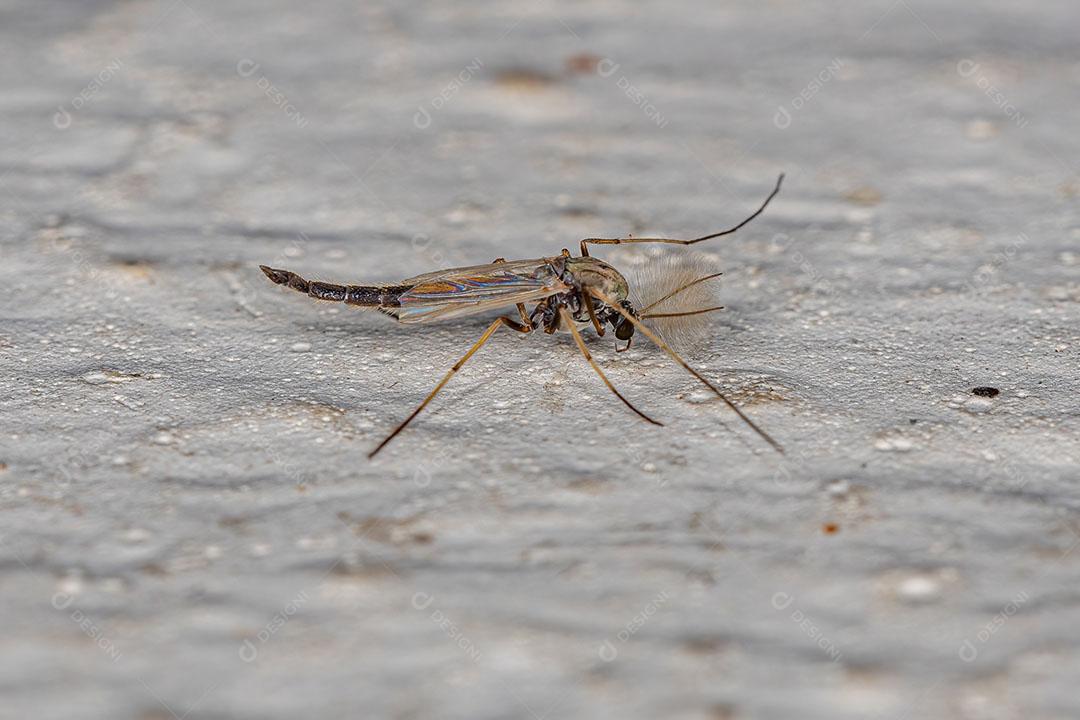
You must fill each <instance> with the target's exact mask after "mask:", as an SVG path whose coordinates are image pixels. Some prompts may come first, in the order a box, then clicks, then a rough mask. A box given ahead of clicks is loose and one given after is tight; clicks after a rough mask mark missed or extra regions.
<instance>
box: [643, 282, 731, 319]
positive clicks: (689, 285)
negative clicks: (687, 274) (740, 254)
mask: <svg viewBox="0 0 1080 720" xmlns="http://www.w3.org/2000/svg"><path fill="white" fill-rule="evenodd" d="M723 274H724V273H722V272H718V273H713V274H712V275H706V276H705V277H699V278H698V279H697V280H691V281H690V282H688V283H686V284H685V285H683V286H681V287H677V288H675V289H674V290H672V291H671V292H669V293H668V294H667V295H665V296H664V297H662V298H660V299H659V300H657V301H656V302H651V303H649V304H648V305H646V306H645V307H643V308H641V312H643V313H646V312H649V311H650V310H652V309H653V308H654V307H656V306H657V305H659V304H660V303H662V302H664V301H665V300H670V299H671V298H673V297H675V296H676V295H678V294H679V293H681V292H682V291H683V290H689V289H690V288H692V287H694V286H695V285H700V284H701V283H703V282H705V281H706V280H712V279H713V278H718V277H720V276H721V275H723Z"/></svg>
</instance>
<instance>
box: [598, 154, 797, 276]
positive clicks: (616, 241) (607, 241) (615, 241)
mask: <svg viewBox="0 0 1080 720" xmlns="http://www.w3.org/2000/svg"><path fill="white" fill-rule="evenodd" d="M783 182H784V174H783V173H780V177H778V178H777V179H776V187H774V188H773V191H772V192H771V193H769V197H767V198H765V202H763V203H761V207H759V208H758V209H757V210H755V211H754V212H753V214H751V215H750V217H748V218H746V219H745V220H743V221H742V222H741V223H739V224H738V225H736V226H734V227H731V228H728V229H727V230H721V231H720V232H718V233H713V234H711V235H705V236H703V237H699V238H694V239H693V240H679V239H676V238H586V239H584V240H582V241H581V254H582V255H583V256H585V257H588V255H589V248H588V246H589V245H625V244H627V243H667V244H669V245H693V244H694V243H699V242H702V241H704V240H712V239H713V238H718V237H722V236H724V235H730V234H732V233H733V232H735V231H737V230H739V229H740V228H742V227H743V226H744V225H746V224H747V223H749V222H750V221H751V220H753V219H754V218H756V217H757V216H758V215H760V214H761V213H763V212H764V211H765V208H766V207H768V205H769V203H770V202H771V201H772V199H773V198H774V197H776V194H777V193H778V192H780V185H781V183H783Z"/></svg>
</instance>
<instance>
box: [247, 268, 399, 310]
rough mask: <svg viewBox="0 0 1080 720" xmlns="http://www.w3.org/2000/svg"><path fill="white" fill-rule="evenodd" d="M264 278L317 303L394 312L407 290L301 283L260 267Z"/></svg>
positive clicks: (287, 274) (291, 276) (284, 273)
mask: <svg viewBox="0 0 1080 720" xmlns="http://www.w3.org/2000/svg"><path fill="white" fill-rule="evenodd" d="M259 268H260V269H261V270H262V271H263V272H264V273H265V274H266V277H268V278H270V279H271V280H272V281H274V282H275V283H277V284H278V285H285V286H287V287H291V288H292V289H293V290H297V291H299V292H302V293H304V294H306V295H310V296H311V297H313V298H315V299H317V300H329V301H331V302H343V303H345V304H347V305H361V306H365V307H378V308H384V309H387V308H396V307H399V306H400V305H401V303H400V302H399V301H398V298H399V297H401V294H402V293H404V292H405V291H407V290H408V289H409V286H408V285H335V284H333V283H325V282H319V281H317V280H305V279H304V278H302V277H300V276H299V275H297V274H296V273H294V272H290V271H288V270H278V269H276V268H272V267H267V266H265V265H260V266H259Z"/></svg>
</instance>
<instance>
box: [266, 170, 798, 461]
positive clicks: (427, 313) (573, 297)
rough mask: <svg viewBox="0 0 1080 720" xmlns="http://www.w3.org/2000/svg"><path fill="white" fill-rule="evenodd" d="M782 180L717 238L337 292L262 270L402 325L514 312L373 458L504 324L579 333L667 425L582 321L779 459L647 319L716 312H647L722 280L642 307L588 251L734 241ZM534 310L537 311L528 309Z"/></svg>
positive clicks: (592, 241) (597, 241)
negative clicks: (643, 354)
mask: <svg viewBox="0 0 1080 720" xmlns="http://www.w3.org/2000/svg"><path fill="white" fill-rule="evenodd" d="M783 180H784V176H783V174H781V175H780V176H779V177H778V178H777V180H776V186H775V187H774V188H773V190H772V192H771V193H769V196H768V197H767V198H765V201H764V202H763V203H762V204H761V206H760V207H759V208H758V209H757V210H755V211H754V212H753V213H752V214H751V215H750V216H749V217H747V218H746V219H745V220H743V221H742V222H740V223H738V224H737V225H735V226H734V227H731V228H728V229H727V230H722V231H720V232H716V233H712V234H710V235H704V236H702V237H699V238H695V239H692V240H680V239H675V238H632V237H627V238H586V239H584V240H582V241H581V255H580V256H579V257H573V256H572V255H571V254H570V252H569V251H568V250H566V249H564V250H563V251H562V254H561V255H556V256H554V257H546V258H539V259H536V260H510V261H507V260H506V259H504V258H498V259H496V260H495V261H494V262H492V263H490V264H487V265H474V266H471V267H462V268H450V269H447V270H439V271H436V272H432V273H427V274H425V275H419V276H417V277H414V278H410V279H408V280H403V281H401V282H400V283H397V284H395V285H336V284H332V283H325V282H318V281H311V280H305V279H304V278H302V277H300V276H299V275H297V274H296V273H294V272H290V271H288V270H279V269H276V268H271V267H267V266H265V265H260V266H259V267H260V268H261V269H262V271H263V272H264V273H266V276H267V277H268V278H270V280H272V281H273V282H275V283H277V284H278V285H285V286H287V287H290V288H292V289H293V290H298V291H300V292H302V293H306V294H307V295H309V296H311V297H313V298H316V299H318V300H329V301H332V302H342V303H345V304H347V305H357V306H360V307H365V308H374V309H376V310H378V311H379V312H382V313H384V314H386V315H389V316H390V317H393V318H395V319H397V320H398V321H399V322H402V323H406V324H414V323H425V322H430V321H433V320H442V319H447V318H456V317H464V316H466V315H473V314H476V313H482V312H485V311H488V310H492V309H495V308H503V307H510V306H515V307H516V308H517V317H516V318H515V317H507V316H505V315H504V316H500V317H498V318H496V319H495V320H494V321H493V322H492V323H491V324H490V325H489V326H488V327H487V329H486V330H485V331H484V333H483V334H482V335H481V336H480V339H479V340H477V341H476V342H475V343H474V344H473V346H472V347H471V348H469V351H468V352H467V353H465V354H464V355H463V356H462V357H461V359H459V360H458V361H457V362H456V363H454V365H453V367H451V368H450V370H449V371H448V372H447V373H446V375H444V376H443V378H442V380H440V381H439V383H438V384H437V385H436V386H435V388H434V389H433V390H432V391H431V392H430V393H428V396H427V397H426V398H424V400H423V402H421V403H420V404H419V405H418V406H417V407H416V409H415V410H413V412H412V414H410V415H409V416H408V417H407V418H405V419H404V420H403V421H402V422H401V423H400V424H398V426H397V427H395V428H394V430H393V432H391V433H390V434H389V435H388V436H386V438H385V439H383V441H382V442H380V443H379V444H378V446H377V447H376V448H375V449H374V450H372V451H371V452H370V453H369V454H368V457H369V458H371V457H374V456H375V454H376V453H378V452H379V451H380V450H382V449H383V448H384V447H386V445H387V443H389V442H390V441H391V440H393V439H394V438H395V437H397V435H398V434H399V433H400V432H401V431H402V430H404V429H405V428H406V426H408V425H409V423H411V422H412V421H413V420H414V419H415V418H416V416H417V415H419V414H420V413H421V412H422V411H423V410H424V408H426V407H427V406H428V403H430V402H431V401H432V400H433V399H434V398H435V396H436V395H438V394H439V392H440V391H441V390H442V389H443V387H444V386H445V385H446V383H448V382H449V381H450V378H452V377H453V376H454V374H455V373H456V372H457V371H458V370H460V369H461V367H462V366H463V365H464V364H465V363H466V362H467V361H468V360H469V358H471V357H472V356H473V355H474V354H475V353H476V351H477V350H479V349H480V348H481V347H483V345H484V344H485V343H486V342H487V341H488V340H490V339H491V337H492V335H494V334H495V331H496V330H498V329H499V328H500V327H507V328H510V329H511V330H516V331H517V332H519V333H531V332H533V331H534V330H539V329H541V328H542V329H543V330H544V332H545V333H547V334H549V335H550V334H552V333H554V332H555V331H556V330H559V329H560V328H563V327H565V328H566V329H567V330H568V331H569V332H570V334H571V335H572V336H573V339H574V343H575V344H576V345H577V347H578V350H580V351H581V354H582V356H584V358H585V360H586V361H587V362H588V363H589V365H591V366H592V369H593V370H595V371H596V374H597V375H599V376H600V379H601V380H602V381H603V382H604V385H606V386H607V388H608V389H609V390H611V392H612V393H614V394H615V396H616V397H617V398H619V400H621V401H622V402H623V404H625V405H626V406H627V407H628V408H629V409H630V410H632V411H633V412H634V413H636V414H637V415H638V416H639V417H640V418H641V419H643V420H645V421H646V422H649V423H652V424H653V425H663V423H661V422H659V421H657V420H654V419H653V418H651V417H649V416H648V415H646V414H645V413H643V412H642V411H641V410H638V409H637V408H636V407H634V405H633V404H632V403H631V402H630V401H629V400H627V399H626V398H625V397H624V396H623V395H622V393H620V392H619V391H618V390H616V389H615V386H614V385H613V384H612V383H611V381H610V380H608V378H607V376H606V375H605V374H604V371H603V370H601V369H600V366H599V365H597V363H596V360H594V359H593V356H592V354H591V353H590V352H589V350H588V348H587V347H586V346H585V341H584V340H583V339H582V336H581V332H580V331H579V330H578V327H577V324H578V323H590V324H592V326H593V329H594V330H595V331H596V334H597V335H599V336H601V337H602V336H603V335H604V334H605V326H610V327H611V329H612V330H613V331H614V333H615V338H616V339H617V341H621V342H623V343H625V345H623V346H622V347H619V345H618V343H616V347H615V350H616V352H623V351H625V350H628V349H629V348H630V344H631V342H632V341H633V338H634V334H635V332H640V333H641V334H642V335H644V336H645V337H646V338H648V339H649V340H650V341H652V342H653V343H654V344H656V345H657V346H658V347H659V348H660V349H662V350H663V351H664V352H666V353H667V354H668V355H669V356H670V357H671V358H672V359H673V360H674V361H675V362H676V363H678V364H679V365H681V366H682V367H683V368H684V369H685V370H686V371H687V372H689V373H690V374H691V375H693V376H694V378H696V379H697V380H698V381H699V382H700V383H702V384H703V385H704V386H705V387H707V388H708V389H709V390H710V391H712V393H713V394H715V395H716V396H717V397H718V398H720V399H721V400H722V401H723V402H724V403H725V404H726V405H727V406H728V407H729V408H731V409H732V410H733V411H734V412H735V414H736V415H738V417H739V418H740V419H741V420H742V421H743V422H744V423H746V425H747V426H749V427H750V428H751V429H752V430H753V431H754V432H755V433H757V434H758V435H759V436H760V437H761V438H762V439H763V440H765V442H767V443H769V445H771V446H772V447H773V448H774V449H775V450H776V451H777V452H780V453H783V448H781V446H780V444H779V443H778V442H776V440H774V439H773V438H772V437H771V436H770V435H769V434H768V433H767V432H765V431H764V430H762V429H761V428H760V427H758V425H757V424H756V423H754V421H753V420H751V419H750V418H749V417H747V416H746V414H745V413H743V411H742V410H740V409H739V407H738V406H737V405H735V404H734V403H733V402H732V401H731V400H730V399H729V398H728V397H727V396H726V395H724V394H723V393H722V392H720V390H719V389H717V387H716V386H715V385H713V384H712V383H711V382H709V381H708V380H707V379H706V378H705V377H704V376H703V375H702V374H701V373H699V372H698V371H697V370H695V369H694V368H692V367H691V366H690V365H689V364H688V363H687V362H686V361H685V360H684V359H683V358H682V357H681V356H680V355H679V354H678V353H677V352H675V350H673V349H672V348H671V346H670V345H669V344H668V343H666V342H665V341H664V340H662V339H661V338H660V337H659V336H658V335H657V334H656V333H655V332H654V331H653V330H652V329H650V328H649V327H648V326H647V325H646V324H645V323H644V322H643V321H644V320H648V319H652V318H671V317H683V316H689V315H699V314H704V313H708V312H713V311H715V310H719V309H721V308H720V307H706V308H698V309H694V310H690V311H685V312H677V313H661V312H650V311H651V310H653V309H654V308H655V307H656V306H658V305H660V304H661V303H663V302H665V301H667V300H670V299H671V298H673V297H675V296H676V295H678V294H680V293H683V292H685V291H687V290H688V289H690V288H691V287H694V286H696V285H698V284H699V283H703V282H706V281H708V280H711V279H713V278H715V277H717V276H718V275H720V273H714V274H711V275H705V276H702V277H699V278H696V279H694V280H692V281H689V282H686V283H684V284H682V285H680V286H679V287H677V288H676V289H675V290H674V291H672V292H670V293H668V294H667V295H665V296H664V297H662V298H660V299H659V300H657V301H655V302H652V303H650V304H649V305H647V306H645V307H642V308H636V307H634V304H633V303H632V302H631V301H630V300H629V297H628V296H629V291H630V288H629V284H628V283H627V281H626V278H624V277H623V275H622V274H621V273H620V272H619V271H618V270H616V269H615V268H613V267H612V266H611V265H608V264H607V263H605V262H603V261H602V260H599V259H598V258H595V257H592V256H590V255H589V245H624V244H628V243H667V244H672V245H693V244H695V243H699V242H704V241H705V240H711V239H713V238H718V237H722V236H724V235H730V234H732V233H734V232H736V231H737V230H739V229H740V228H742V227H743V226H744V225H746V224H747V223H749V222H750V221H751V220H753V219H754V218H756V217H757V216H758V215H760V214H761V213H762V212H764V210H765V208H766V207H767V206H768V205H769V203H770V202H771V201H772V199H773V198H774V197H776V195H777V193H779V192H780V185H781V184H782V183H783ZM529 303H535V304H534V305H533V307H532V309H531V310H530V309H528V308H527V307H526V304H529Z"/></svg>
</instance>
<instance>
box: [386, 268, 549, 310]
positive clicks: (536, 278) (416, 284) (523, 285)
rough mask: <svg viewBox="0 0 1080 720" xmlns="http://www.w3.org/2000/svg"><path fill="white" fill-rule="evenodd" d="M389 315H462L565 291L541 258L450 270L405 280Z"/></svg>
mask: <svg viewBox="0 0 1080 720" xmlns="http://www.w3.org/2000/svg"><path fill="white" fill-rule="evenodd" d="M401 284H402V285H412V287H411V288H410V289H409V290H407V291H406V292H404V293H402V294H401V296H400V297H399V298H398V302H400V303H401V306H400V307H397V308H393V309H392V310H391V312H392V314H393V315H394V316H395V317H397V319H398V320H400V321H401V322H403V323H419V322H427V321H429V320H434V319H436V318H438V319H443V318H451V317H462V316H464V315H473V314H476V313H481V312H485V311H487V310H491V309H493V308H498V307H503V306H506V305H514V304H516V303H524V302H535V301H537V300H542V299H544V298H546V297H548V296H550V295H554V294H556V293H560V292H565V291H567V290H569V289H570V288H569V286H567V285H566V284H565V283H564V282H563V281H562V280H560V279H559V276H558V274H557V273H556V272H555V268H553V267H552V266H551V263H550V262H549V261H548V260H547V259H539V260H514V261H511V262H503V263H491V264H490V265H474V266H472V267H464V268H451V269H449V270H441V271H439V272H433V273H427V274H426V275H419V276H417V277H414V278H410V279H409V280H405V281H403V282H402V283H401Z"/></svg>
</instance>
